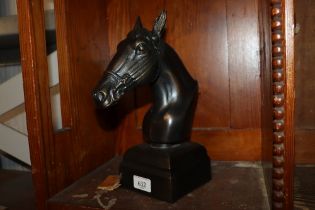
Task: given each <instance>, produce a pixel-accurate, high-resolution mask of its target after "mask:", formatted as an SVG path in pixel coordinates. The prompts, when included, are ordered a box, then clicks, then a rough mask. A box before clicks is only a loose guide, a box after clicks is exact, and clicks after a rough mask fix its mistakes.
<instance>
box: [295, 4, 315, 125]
mask: <svg viewBox="0 0 315 210" xmlns="http://www.w3.org/2000/svg"><path fill="white" fill-rule="evenodd" d="M314 21H315V1H309V0H298V1H297V2H296V23H297V34H296V35H295V50H296V52H297V53H296V57H295V61H296V62H295V68H296V111H295V117H296V121H295V126H296V127H297V128H299V129H315V97H314V93H315V83H314V79H315V71H314V66H315V59H314V55H315V39H314V37H315V24H314Z"/></svg>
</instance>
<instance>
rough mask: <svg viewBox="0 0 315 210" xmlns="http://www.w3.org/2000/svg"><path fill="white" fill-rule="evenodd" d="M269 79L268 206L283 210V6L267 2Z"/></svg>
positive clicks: (276, 0)
mask: <svg viewBox="0 0 315 210" xmlns="http://www.w3.org/2000/svg"><path fill="white" fill-rule="evenodd" d="M271 9H272V10H271V31H272V78H273V134H274V137H273V171H272V183H273V186H272V188H273V190H272V206H273V209H284V206H285V204H284V202H285V188H284V183H285V180H284V171H285V167H284V164H285V156H284V152H285V145H284V143H285V142H284V141H285V139H286V136H285V120H286V119H285V111H286V110H285V100H286V98H285V39H284V34H285V31H284V30H285V29H284V14H283V13H284V3H283V1H282V0H271Z"/></svg>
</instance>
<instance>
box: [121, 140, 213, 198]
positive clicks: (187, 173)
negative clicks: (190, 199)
mask: <svg viewBox="0 0 315 210" xmlns="http://www.w3.org/2000/svg"><path fill="white" fill-rule="evenodd" d="M120 172H121V174H122V178H121V183H122V186H123V187H125V188H127V189H131V190H133V191H137V192H140V193H143V194H146V195H148V196H151V197H154V198H157V199H159V200H163V201H167V202H171V203H173V202H175V201H176V200H177V199H179V198H180V197H182V196H183V195H185V194H187V193H189V192H191V191H192V190H193V189H195V188H197V187H199V186H200V185H202V184H204V183H206V182H208V181H209V180H210V179H211V167H210V159H209V157H208V155H207V152H206V150H205V148H204V147H203V146H201V145H200V144H197V143H193V142H186V143H182V144H177V145H172V146H169V145H165V146H164V147H163V146H162V145H160V146H154V145H150V144H140V145H137V146H134V147H132V148H131V149H129V150H128V151H127V152H126V153H125V155H124V158H123V161H122V163H121V165H120Z"/></svg>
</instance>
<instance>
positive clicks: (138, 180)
mask: <svg viewBox="0 0 315 210" xmlns="http://www.w3.org/2000/svg"><path fill="white" fill-rule="evenodd" d="M133 187H134V188H136V189H139V190H142V191H146V192H149V193H150V192H151V180H150V179H147V178H143V177H141V176H136V175H133Z"/></svg>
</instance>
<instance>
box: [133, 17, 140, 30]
mask: <svg viewBox="0 0 315 210" xmlns="http://www.w3.org/2000/svg"><path fill="white" fill-rule="evenodd" d="M140 29H142V23H141V19H140V17H139V16H138V17H137V20H136V24H135V26H134V27H133V30H134V31H138V30H140Z"/></svg>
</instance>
